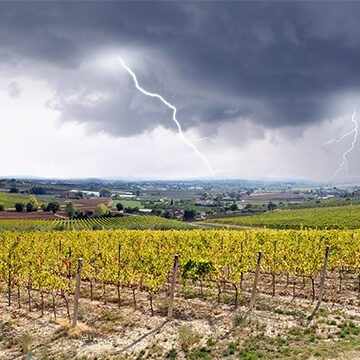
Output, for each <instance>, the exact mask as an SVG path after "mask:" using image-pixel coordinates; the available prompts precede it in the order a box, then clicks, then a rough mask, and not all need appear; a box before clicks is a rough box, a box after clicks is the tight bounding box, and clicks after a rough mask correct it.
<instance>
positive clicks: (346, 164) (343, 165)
mask: <svg viewBox="0 0 360 360" xmlns="http://www.w3.org/2000/svg"><path fill="white" fill-rule="evenodd" d="M355 117H356V110H354V113H353V115H352V118H351V121H352V122H353V123H354V128H353V129H352V130H351V131H349V132H347V133H346V134H344V135H342V136H340V137H339V138H338V139H331V140H330V141H328V142H327V143H326V144H333V143H335V142H336V143H339V142H340V141H342V140H343V139H345V138H346V137H348V136H350V135H351V134H354V139H353V141H352V142H351V146H350V148H349V149H348V150H346V151H345V152H344V153H343V156H342V158H343V160H342V162H341V164H340V166H339V168H338V169H337V170H336V171H335V173H334V174H333V175H332V176H331V177H330V178H329V180H330V179H334V178H335V177H336V176H337V175H338V174H339V173H340V171H342V170H345V171H348V168H349V161H348V159H347V155H348V154H350V153H351V152H352V151H353V150H354V147H355V144H356V141H357V136H358V123H357V121H356V119H355Z"/></svg>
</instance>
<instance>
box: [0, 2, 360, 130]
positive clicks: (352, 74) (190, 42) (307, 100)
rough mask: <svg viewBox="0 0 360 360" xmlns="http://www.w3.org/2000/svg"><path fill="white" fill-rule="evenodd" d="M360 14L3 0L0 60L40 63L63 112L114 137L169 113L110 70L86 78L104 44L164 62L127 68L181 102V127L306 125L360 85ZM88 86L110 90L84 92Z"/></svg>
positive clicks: (359, 9) (297, 7) (343, 9)
mask: <svg viewBox="0 0 360 360" xmlns="http://www.w3.org/2000/svg"><path fill="white" fill-rule="evenodd" d="M359 15H360V3H357V2H345V3H341V2H317V3H315V2H314V3H310V2H302V3H299V2H209V3H206V2H198V3H187V2H182V3H174V2H171V3H170V2H131V3H130V2H129V3H125V2H74V3H70V2H47V3H45V2H39V3H37V2H30V3H29V2H27V3H21V2H12V3H3V2H2V3H0V43H1V47H0V62H3V63H6V62H8V63H9V62H12V63H16V61H19V60H18V59H23V60H29V61H33V63H37V62H38V63H39V64H44V65H43V66H44V70H43V76H44V77H47V78H48V80H49V81H50V82H53V83H54V84H55V85H54V86H55V88H56V90H57V96H56V98H55V99H53V102H54V107H55V108H56V109H58V110H59V111H60V112H61V118H62V119H63V120H76V121H80V122H87V123H90V124H92V125H93V127H95V128H96V129H98V130H101V129H102V130H104V131H108V132H110V133H113V134H114V135H119V136H121V135H122V136H128V135H134V134H136V133H140V132H142V131H144V130H150V129H152V128H153V127H154V126H156V125H157V124H159V123H160V124H163V125H166V124H169V126H171V122H169V120H166V117H167V116H168V113H167V112H166V110H164V109H162V108H161V105H160V104H154V103H153V102H151V101H150V102H149V101H148V99H143V98H141V96H140V97H139V94H137V93H136V92H135V91H134V89H133V85H132V83H131V82H130V81H128V82H126V85H127V87H128V89H124V88H119V82H118V81H117V80H115V79H112V80H109V79H105V80H104V79H100V78H98V79H96V81H95V80H94V79H92V80H89V77H90V76H91V74H89V73H86V72H84V71H83V70H82V68H81V65H82V64H83V63H84V62H86V61H87V58H86V56H87V55H88V54H91V53H92V52H94V51H95V50H96V49H99V50H101V49H102V48H107V47H116V48H119V49H121V48H122V47H134V48H136V49H144V50H143V51H144V54H145V55H144V58H147V59H149V58H150V57H151V61H152V62H151V63H149V64H150V65H156V66H158V67H159V68H160V69H162V68H163V69H164V73H165V75H166V76H165V77H164V78H162V79H160V78H159V76H158V75H159V71H158V69H156V70H154V69H153V68H152V69H151V71H147V72H146V71H145V70H143V69H135V70H136V71H137V72H139V74H140V76H141V79H142V80H141V82H142V83H144V84H145V85H146V86H147V88H150V89H152V90H155V89H158V91H159V92H161V93H162V94H163V95H164V96H166V97H167V98H169V99H170V100H172V101H173V102H174V103H176V104H177V105H178V106H179V117H180V118H181V120H182V122H183V124H184V125H185V126H198V127H199V128H200V129H203V130H204V131H205V129H206V128H211V129H216V128H217V127H218V126H220V125H221V124H222V123H224V122H227V121H235V120H237V121H241V119H247V120H249V119H250V120H251V121H252V122H253V123H254V124H256V125H262V126H264V127H267V128H280V127H285V126H286V127H289V126H303V127H304V126H307V125H308V124H312V123H314V122H320V121H322V120H324V118H326V117H330V116H336V115H337V114H334V113H331V114H330V113H329V112H328V110H327V109H328V108H329V101H330V99H332V96H333V95H336V94H341V93H342V92H344V91H348V92H349V91H354V92H355V91H358V90H359V88H360V87H359V85H358V84H359V80H360V36H359V34H360V21H359ZM147 49H151V51H152V54H158V55H159V57H158V58H156V57H155V58H154V56H152V55H151V56H150V55H148V56H147V55H146V51H147ZM144 61H145V60H144ZM162 61H163V63H162ZM169 64H171V68H169V67H168V66H169ZM47 65H49V66H56V67H57V68H58V69H59V73H58V76H56V72H55V73H54V72H47V70H46V66H47ZM171 69H173V70H174V73H172V72H171ZM147 70H148V69H147ZM62 71H65V72H66V71H72V74H74V73H75V72H76V71H79V74H78V75H76V76H70V75H69V76H68V77H66V76H65V77H64V76H63V75H62ZM167 81H168V82H169V85H167V84H166V83H167ZM123 85H124V84H122V86H123ZM79 88H81V90H79ZM74 91H77V92H76V94H75V95H74V96H70V98H71V100H69V96H68V95H69V93H73V92H74ZM96 91H102V92H103V93H106V94H107V95H106V96H103V97H101V96H99V97H98V98H97V100H96V101H93V100H92V101H89V100H88V98H87V97H86V94H92V93H94V92H96ZM84 94H85V95H84ZM91 98H92V97H91ZM135 105H136V106H135ZM155 105H156V106H155ZM332 111H333V109H332ZM239 119H240V120H239Z"/></svg>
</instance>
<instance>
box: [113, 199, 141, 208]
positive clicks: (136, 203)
mask: <svg viewBox="0 0 360 360" xmlns="http://www.w3.org/2000/svg"><path fill="white" fill-rule="evenodd" d="M118 203H121V204H123V205H124V207H125V208H126V207H131V208H135V207H137V208H139V209H143V208H144V205H143V204H142V202H141V201H136V200H113V202H112V207H113V208H114V209H116V205H117V204H118Z"/></svg>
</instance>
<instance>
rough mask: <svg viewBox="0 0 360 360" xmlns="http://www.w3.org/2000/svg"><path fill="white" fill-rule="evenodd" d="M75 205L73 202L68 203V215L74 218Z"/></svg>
mask: <svg viewBox="0 0 360 360" xmlns="http://www.w3.org/2000/svg"><path fill="white" fill-rule="evenodd" d="M75 212H76V209H75V205H74V204H73V203H72V202H69V203H67V204H66V216H67V217H69V218H70V219H72V218H73V217H74V216H75Z"/></svg>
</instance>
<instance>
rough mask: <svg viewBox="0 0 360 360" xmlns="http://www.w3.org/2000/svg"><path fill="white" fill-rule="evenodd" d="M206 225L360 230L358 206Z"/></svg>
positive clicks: (276, 213) (287, 212)
mask: <svg viewBox="0 0 360 360" xmlns="http://www.w3.org/2000/svg"><path fill="white" fill-rule="evenodd" d="M207 223H217V224H224V225H237V226H251V227H266V228H273V229H301V228H313V229H315V228H318V229H358V228H360V206H359V205H349V206H334V207H320V208H307V209H294V210H275V211H268V212H266V213H264V214H260V215H249V216H241V217H233V218H223V219H212V220H207Z"/></svg>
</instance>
